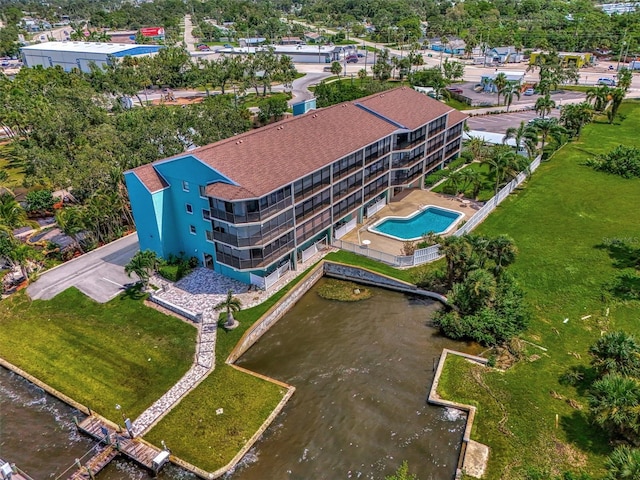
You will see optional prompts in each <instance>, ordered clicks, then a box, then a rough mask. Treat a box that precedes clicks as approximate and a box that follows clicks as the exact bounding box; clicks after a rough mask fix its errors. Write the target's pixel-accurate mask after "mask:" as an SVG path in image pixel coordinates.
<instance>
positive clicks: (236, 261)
mask: <svg viewBox="0 0 640 480" xmlns="http://www.w3.org/2000/svg"><path fill="white" fill-rule="evenodd" d="M294 247H295V242H294V240H293V239H292V240H291V241H290V242H288V243H287V244H285V245H282V246H281V247H279V248H278V249H276V250H273V251H272V252H271V253H269V254H268V255H266V256H262V257H259V258H251V259H241V258H238V257H234V256H233V255H229V254H226V253H221V252H216V261H218V262H219V263H222V264H224V265H228V266H230V267H234V268H237V269H238V270H249V269H255V268H266V267H268V266H269V265H271V264H272V263H273V262H275V261H276V260H279V259H280V258H281V257H282V256H283V255H284V254H285V253H288V252H289V251H291V250H293V248H294Z"/></svg>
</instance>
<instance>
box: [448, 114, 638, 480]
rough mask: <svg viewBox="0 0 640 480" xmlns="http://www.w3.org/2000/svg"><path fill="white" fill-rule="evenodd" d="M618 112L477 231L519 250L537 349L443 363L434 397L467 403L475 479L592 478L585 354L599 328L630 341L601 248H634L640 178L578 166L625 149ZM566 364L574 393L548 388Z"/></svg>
mask: <svg viewBox="0 0 640 480" xmlns="http://www.w3.org/2000/svg"><path fill="white" fill-rule="evenodd" d="M621 113H622V114H623V115H625V116H626V119H625V120H624V121H623V123H622V124H621V125H608V124H593V125H590V126H588V127H586V128H585V129H584V132H583V133H582V135H581V138H580V140H579V141H577V142H575V143H571V144H569V145H567V146H565V147H564V148H563V149H562V150H560V151H559V152H557V153H556V154H555V155H554V156H553V157H552V158H551V159H550V161H549V162H546V163H544V164H543V165H541V167H540V168H539V169H538V171H537V172H536V173H535V174H534V175H533V177H532V179H531V180H530V181H529V183H528V185H527V186H526V188H525V189H524V190H522V191H521V192H519V193H518V195H517V196H514V197H512V198H510V199H507V200H506V201H505V202H504V203H503V204H501V206H500V207H499V208H498V210H497V211H496V212H495V213H493V214H492V215H491V216H490V217H489V218H488V219H487V220H486V221H485V222H484V223H483V224H482V225H481V226H480V227H479V228H478V233H481V234H484V235H489V236H490V235H498V234H503V233H507V234H509V235H510V236H511V237H513V238H514V240H515V244H516V245H517V246H518V249H519V251H520V254H519V256H518V260H517V261H516V262H515V264H513V265H512V266H511V267H510V268H511V271H512V272H513V273H514V274H515V275H517V277H518V280H519V282H520V284H521V285H522V287H523V288H524V289H525V290H526V293H527V300H528V302H529V303H530V304H531V306H532V308H533V312H534V319H533V321H532V323H531V325H530V328H529V329H528V331H527V332H526V333H525V334H524V335H523V338H524V339H525V340H528V341H530V342H532V343H535V344H537V345H540V346H542V347H544V348H545V349H546V350H542V349H540V348H537V347H535V346H532V345H527V348H526V350H525V351H524V352H522V354H523V358H522V361H520V362H519V363H518V364H516V366H515V367H513V368H511V369H510V370H508V371H506V372H505V373H502V372H498V371H495V370H490V369H482V368H480V367H477V366H473V365H471V364H470V363H468V362H465V361H464V360H461V359H457V358H455V357H454V358H452V359H451V360H450V361H449V360H448V361H447V365H446V367H445V370H444V373H443V377H442V379H441V389H440V393H441V395H443V396H444V397H446V398H447V399H450V400H455V401H458V402H462V403H469V404H473V405H477V406H478V413H477V415H476V418H475V423H474V431H473V433H472V438H473V439H474V440H477V441H479V442H482V443H485V444H487V445H489V446H490V447H491V456H490V460H489V469H488V472H487V477H486V478H489V479H498V478H500V479H509V478H523V476H524V475H525V474H529V475H530V476H529V478H549V476H550V475H551V474H558V473H560V472H562V471H564V470H572V471H578V470H583V471H585V472H588V473H589V474H591V475H596V476H597V475H598V474H600V473H602V472H603V469H604V458H605V456H606V455H607V454H609V453H610V452H611V450H612V446H611V445H610V444H609V443H608V440H607V439H608V436H607V434H606V433H604V432H603V431H602V430H600V429H599V428H597V427H595V426H593V425H592V424H591V423H590V416H589V408H588V398H587V395H588V390H587V387H588V383H589V381H590V380H591V377H592V376H593V373H592V372H591V369H590V368H589V360H590V357H589V354H588V348H589V346H590V345H592V344H593V343H594V342H595V341H596V340H597V339H598V338H599V337H600V335H601V332H603V331H612V330H615V329H624V330H626V331H627V332H629V333H632V334H635V335H636V336H639V334H640V329H639V328H638V323H637V321H638V318H640V304H639V303H638V302H628V303H625V304H623V303H621V302H619V301H617V300H616V298H615V296H613V297H609V296H608V295H606V294H605V289H604V288H603V287H604V285H605V284H607V283H609V282H611V281H612V280H613V279H614V278H615V277H616V276H617V275H618V274H619V272H620V270H619V269H618V268H616V266H614V264H615V262H616V260H615V259H614V258H611V257H610V256H609V253H608V249H607V248H606V246H607V245H608V244H610V243H611V242H612V241H613V240H614V239H619V240H622V241H625V239H626V240H627V241H629V239H630V241H632V242H633V241H635V242H640V240H638V225H640V210H638V208H637V206H638V205H640V179H632V180H629V179H624V178H621V177H619V176H615V175H610V174H606V173H601V172H596V171H594V170H593V169H591V168H589V167H587V166H585V165H584V164H583V162H584V161H585V160H586V159H587V158H588V157H589V155H590V154H597V153H604V152H608V151H610V150H612V149H613V148H614V147H615V146H617V145H618V144H620V143H626V144H628V145H632V144H634V142H636V141H637V140H636V138H637V131H638V128H640V104H639V103H627V104H625V105H623V107H622V108H621ZM632 246H633V247H638V245H637V244H634V245H632ZM603 298H609V301H604V300H603ZM572 366H578V367H581V368H583V369H585V375H584V377H585V379H584V380H583V381H582V382H580V383H579V384H578V385H577V386H576V387H572V386H568V385H566V384H562V383H561V382H560V377H561V376H562V375H563V374H565V373H567V371H568V370H569V368H570V367H572ZM556 415H557V420H556ZM556 422H557V423H556ZM532 475H538V476H532Z"/></svg>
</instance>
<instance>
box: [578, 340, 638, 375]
mask: <svg viewBox="0 0 640 480" xmlns="http://www.w3.org/2000/svg"><path fill="white" fill-rule="evenodd" d="M589 353H590V354H591V355H592V357H593V358H592V359H591V365H592V366H593V367H594V368H595V369H596V371H597V372H598V374H599V375H606V374H609V373H617V374H620V375H628V376H638V375H639V374H640V344H639V343H638V341H637V340H636V339H635V337H634V336H633V335H629V334H628V333H626V332H623V331H617V332H609V333H606V334H605V335H603V336H602V337H600V338H599V339H598V341H597V342H596V343H595V344H593V345H592V346H591V348H589Z"/></svg>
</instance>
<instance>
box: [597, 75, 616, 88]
mask: <svg viewBox="0 0 640 480" xmlns="http://www.w3.org/2000/svg"><path fill="white" fill-rule="evenodd" d="M598 85H606V86H607V87H615V86H616V81H615V80H614V79H613V78H607V77H602V78H599V79H598Z"/></svg>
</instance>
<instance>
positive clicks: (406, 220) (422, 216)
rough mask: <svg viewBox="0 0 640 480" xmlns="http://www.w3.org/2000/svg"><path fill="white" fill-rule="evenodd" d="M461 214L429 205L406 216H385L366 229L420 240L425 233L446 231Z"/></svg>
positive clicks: (390, 235)
mask: <svg viewBox="0 0 640 480" xmlns="http://www.w3.org/2000/svg"><path fill="white" fill-rule="evenodd" d="M463 216H464V214H463V213H461V212H456V211H455V210H449V209H448V208H442V207H435V206H433V205H429V206H427V207H423V208H422V209H421V210H418V211H417V212H415V213H412V214H411V215H409V216H408V217H385V218H383V219H381V220H378V221H377V222H376V223H374V224H373V225H371V226H370V227H369V228H368V230H369V231H370V232H373V233H378V234H380V235H384V236H386V237H390V238H393V239H395V240H400V241H405V240H420V238H422V235H424V234H425V233H429V232H433V233H435V234H438V235H440V234H443V233H447V232H448V231H450V230H451V229H452V228H453V227H454V225H455V224H456V223H458V221H459V220H460V219H461V218H462V217H463Z"/></svg>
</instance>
